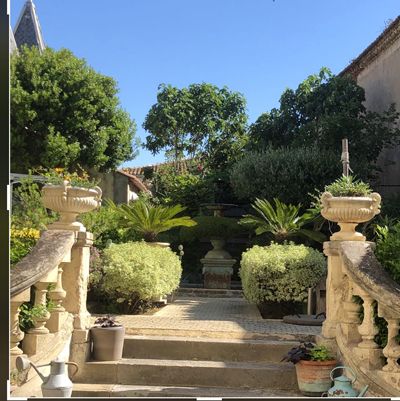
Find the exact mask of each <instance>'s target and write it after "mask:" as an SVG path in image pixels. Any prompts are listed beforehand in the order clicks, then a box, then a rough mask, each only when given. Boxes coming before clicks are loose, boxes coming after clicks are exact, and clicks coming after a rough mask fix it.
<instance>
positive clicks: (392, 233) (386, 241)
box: [375, 221, 400, 284]
mask: <svg viewBox="0 0 400 401" xmlns="http://www.w3.org/2000/svg"><path fill="white" fill-rule="evenodd" d="M376 230H377V236H378V238H377V242H376V250H375V255H376V257H377V259H378V260H379V262H380V263H381V264H382V266H383V267H384V268H385V269H386V270H387V271H388V273H389V274H390V275H391V277H392V278H393V279H394V280H395V281H396V282H397V283H399V284H400V221H398V222H397V223H396V224H394V225H393V226H392V227H390V228H388V227H387V226H384V227H383V226H377V228H376Z"/></svg>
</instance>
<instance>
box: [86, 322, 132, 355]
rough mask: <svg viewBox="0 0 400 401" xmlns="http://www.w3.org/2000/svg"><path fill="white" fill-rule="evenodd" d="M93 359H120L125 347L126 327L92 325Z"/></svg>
mask: <svg viewBox="0 0 400 401" xmlns="http://www.w3.org/2000/svg"><path fill="white" fill-rule="evenodd" d="M90 334H91V336H92V341H93V359H95V360H96V361H119V360H120V359H121V358H122V351H123V347H124V336H125V327H124V326H116V327H92V328H91V329H90Z"/></svg>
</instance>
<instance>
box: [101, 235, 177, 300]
mask: <svg viewBox="0 0 400 401" xmlns="http://www.w3.org/2000/svg"><path fill="white" fill-rule="evenodd" d="M103 260H104V273H105V275H104V281H103V288H104V291H105V292H106V293H107V294H108V295H110V296H112V297H115V298H116V301H117V302H119V303H122V302H126V301H129V300H130V301H136V300H138V299H139V300H151V299H153V298H155V297H159V296H163V295H166V294H169V293H171V292H172V291H174V290H175V289H176V288H177V287H178V286H179V282H180V278H181V274H182V267H181V262H180V260H179V257H178V256H177V255H176V254H175V253H174V252H172V251H171V250H170V249H168V248H161V247H154V246H150V245H148V244H146V243H145V242H127V243H124V244H112V245H111V246H110V247H108V248H106V249H104V251H103Z"/></svg>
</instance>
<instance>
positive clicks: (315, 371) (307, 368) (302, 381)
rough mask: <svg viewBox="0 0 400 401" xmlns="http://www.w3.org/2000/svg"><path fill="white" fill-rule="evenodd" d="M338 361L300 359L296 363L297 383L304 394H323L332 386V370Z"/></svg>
mask: <svg viewBox="0 0 400 401" xmlns="http://www.w3.org/2000/svg"><path fill="white" fill-rule="evenodd" d="M336 364H337V361H336V360H334V361H323V362H320V361H300V362H298V363H296V365H295V367H296V374H297V384H298V386H299V390H300V391H301V392H302V394H304V395H307V396H316V397H318V396H321V395H322V393H325V392H327V391H328V390H329V389H330V388H331V386H332V380H331V378H330V373H331V370H332V369H333V368H334V367H335V366H336Z"/></svg>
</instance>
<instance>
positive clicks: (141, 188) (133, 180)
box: [117, 170, 150, 192]
mask: <svg viewBox="0 0 400 401" xmlns="http://www.w3.org/2000/svg"><path fill="white" fill-rule="evenodd" d="M117 173H119V174H122V175H124V176H125V177H128V179H129V181H130V182H131V183H132V185H133V186H134V187H136V188H137V189H138V190H139V192H150V191H149V189H148V188H147V187H146V185H144V183H143V182H142V181H141V180H140V178H138V177H135V176H134V175H131V174H129V173H127V172H125V171H122V170H117Z"/></svg>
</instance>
